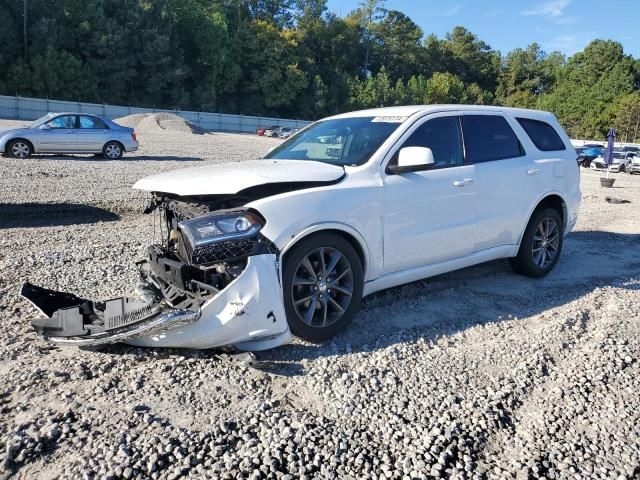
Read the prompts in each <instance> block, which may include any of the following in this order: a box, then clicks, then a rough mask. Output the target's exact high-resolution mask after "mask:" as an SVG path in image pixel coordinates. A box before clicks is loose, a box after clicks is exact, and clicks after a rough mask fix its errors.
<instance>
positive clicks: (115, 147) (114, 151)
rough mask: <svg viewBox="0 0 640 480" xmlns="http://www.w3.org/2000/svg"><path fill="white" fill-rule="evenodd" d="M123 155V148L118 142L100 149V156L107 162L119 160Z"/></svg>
mask: <svg viewBox="0 0 640 480" xmlns="http://www.w3.org/2000/svg"><path fill="white" fill-rule="evenodd" d="M123 154H124V147H123V146H122V145H121V144H120V143H118V142H108V143H106V144H105V146H104V147H103V148H102V156H103V157H104V158H106V159H107V160H120V159H121V158H122V155H123Z"/></svg>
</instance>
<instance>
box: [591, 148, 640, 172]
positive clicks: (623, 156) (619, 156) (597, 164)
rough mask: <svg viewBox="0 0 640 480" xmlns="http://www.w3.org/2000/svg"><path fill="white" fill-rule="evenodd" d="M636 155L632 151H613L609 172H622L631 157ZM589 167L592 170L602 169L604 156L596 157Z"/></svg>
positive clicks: (603, 167)
mask: <svg viewBox="0 0 640 480" xmlns="http://www.w3.org/2000/svg"><path fill="white" fill-rule="evenodd" d="M636 157H637V155H636V154H635V153H633V152H621V151H618V150H616V151H615V152H613V159H612V161H611V165H609V171H610V172H624V171H626V170H627V166H628V165H629V164H630V163H631V160H632V159H633V158H636ZM591 168H592V169H594V170H604V169H605V161H604V157H602V156H601V157H598V158H595V159H593V160H592V161H591Z"/></svg>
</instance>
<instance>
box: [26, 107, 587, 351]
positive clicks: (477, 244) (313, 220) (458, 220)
mask: <svg viewBox="0 0 640 480" xmlns="http://www.w3.org/2000/svg"><path fill="white" fill-rule="evenodd" d="M327 138H331V139H335V143H334V142H333V141H332V142H331V143H325V140H326V139H327ZM134 188H137V189H140V190H146V191H149V192H151V203H150V206H149V208H148V211H149V212H154V214H155V215H157V217H158V218H157V219H156V223H159V224H160V225H161V226H162V228H160V230H159V232H158V233H159V235H158V237H157V238H156V241H155V243H154V244H153V245H152V246H150V247H149V249H148V255H147V258H146V260H145V261H143V262H141V263H139V271H140V284H139V287H138V288H137V293H138V298H120V299H115V300H108V301H106V302H94V301H91V300H87V299H83V298H79V297H77V296H75V295H72V294H67V293H61V292H55V291H52V290H47V289H43V288H40V287H36V286H34V285H31V284H25V285H24V286H23V291H22V293H23V295H24V296H25V297H26V298H28V299H29V300H31V301H32V302H33V303H34V304H35V305H36V306H37V307H38V308H39V309H40V310H41V311H42V312H43V313H44V314H45V318H42V319H34V320H33V321H32V324H33V326H34V327H35V328H36V330H37V331H38V332H40V333H42V334H43V335H44V336H45V337H47V338H48V339H49V340H51V341H53V342H57V343H60V344H70V345H96V344H100V343H110V342H117V341H126V342H128V343H131V344H134V345H140V346H161V347H185V348H214V347H222V346H234V347H236V348H238V349H241V350H263V349H267V348H272V347H276V346H279V345H282V344H284V343H287V342H289V341H290V340H291V337H292V334H293V335H297V336H299V337H302V338H304V339H307V340H311V341H323V340H327V339H329V338H331V337H332V336H334V335H336V334H338V333H339V332H341V331H342V330H343V329H344V328H346V327H347V325H348V324H349V322H350V321H351V320H352V318H353V317H354V316H355V314H356V313H357V312H358V309H359V308H360V302H361V300H362V297H364V296H366V295H370V294H372V293H374V292H377V291H379V290H383V289H386V288H389V287H393V286H396V285H401V284H404V283H408V282H413V281H416V280H419V279H422V278H425V277H430V276H433V275H438V274H441V273H444V272H449V271H452V270H456V269H460V268H465V267H469V266H471V265H475V264H478V263H482V262H487V261H490V260H495V259H499V258H508V259H509V260H510V262H511V265H512V266H513V268H514V270H515V271H516V272H518V273H521V274H524V275H527V276H530V277H541V276H543V275H546V274H547V273H549V272H550V271H551V270H552V269H553V267H554V266H555V265H556V262H557V261H558V259H559V257H560V254H561V251H562V245H563V238H564V236H565V235H566V234H567V233H568V232H570V231H571V229H572V228H573V226H574V225H575V223H576V220H577V215H578V208H579V205H580V200H581V193H580V186H579V171H578V165H577V164H576V161H575V151H574V149H573V147H572V145H571V142H570V140H569V138H568V137H567V135H566V134H565V133H564V131H563V130H562V128H561V127H560V125H559V124H558V121H557V120H556V118H555V117H554V116H553V115H552V114H550V113H546V112H540V111H532V110H522V109H510V108H498V107H479V106H462V105H451V106H446V105H433V106H408V107H392V108H381V109H373V110H365V111H359V112H352V113H346V114H343V115H338V116H335V117H331V118H327V119H324V120H321V121H318V122H316V123H314V124H312V125H310V126H308V127H307V128H305V129H303V130H301V131H300V132H298V133H297V134H296V135H294V136H292V137H291V138H289V139H288V140H286V141H284V142H283V143H282V144H280V145H278V146H277V147H276V148H275V149H273V150H272V151H270V152H269V153H268V154H267V155H266V156H265V157H264V158H263V159H260V160H252V161H245V162H241V163H232V164H227V165H219V164H218V165H216V164H213V165H208V166H203V167H198V168H190V169H186V170H178V171H172V172H166V173H161V174H158V175H153V176H151V177H147V178H144V179H142V180H140V181H138V182H137V183H136V184H135V185H134Z"/></svg>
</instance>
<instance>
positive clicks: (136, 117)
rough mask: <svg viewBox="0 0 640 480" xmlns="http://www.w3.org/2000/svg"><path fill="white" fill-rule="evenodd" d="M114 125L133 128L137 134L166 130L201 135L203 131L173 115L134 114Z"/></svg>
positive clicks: (120, 119)
mask: <svg viewBox="0 0 640 480" xmlns="http://www.w3.org/2000/svg"><path fill="white" fill-rule="evenodd" d="M115 122H116V123H118V124H120V125H122V126H126V127H130V128H135V129H136V132H137V133H141V134H145V133H164V132H166V131H167V130H170V131H172V132H182V133H195V134H198V135H202V134H203V133H205V131H204V129H202V128H200V127H199V126H198V125H196V124H194V123H191V122H189V121H187V120H185V119H184V118H182V117H180V116H179V115H176V114H175V113H167V112H160V113H134V114H133V115H127V116H126V117H122V118H118V119H116V120H115Z"/></svg>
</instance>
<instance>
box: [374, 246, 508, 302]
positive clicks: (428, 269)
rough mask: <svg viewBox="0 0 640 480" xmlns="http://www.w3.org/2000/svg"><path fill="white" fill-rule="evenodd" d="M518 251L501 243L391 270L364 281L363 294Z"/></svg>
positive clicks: (503, 256)
mask: <svg viewBox="0 0 640 480" xmlns="http://www.w3.org/2000/svg"><path fill="white" fill-rule="evenodd" d="M517 253H518V245H501V246H499V247H492V248H487V249H486V250H481V251H479V252H474V253H472V254H470V255H467V256H465V257H461V258H456V259H454V260H448V261H446V262H440V263H434V264H432V265H424V266H421V267H415V268H409V269H407V270H401V271H399V272H392V273H387V274H386V275H383V276H382V277H379V278H376V279H375V280H372V281H370V282H367V283H365V285H364V293H363V296H366V295H370V294H372V293H375V292H378V291H380V290H385V289H387V288H392V287H397V286H398V285H404V284H405V283H411V282H415V281H417V280H422V279H424V278H429V277H434V276H436V275H441V274H443V273H447V272H451V271H453V270H460V269H461V268H466V267H471V266H473V265H477V264H479V263H484V262H489V261H491V260H497V259H499V258H509V257H514V256H516V255H517Z"/></svg>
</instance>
